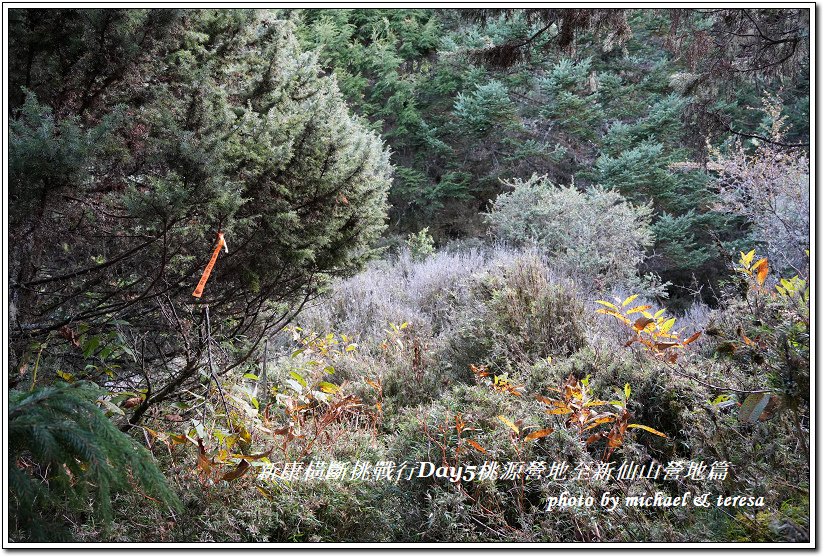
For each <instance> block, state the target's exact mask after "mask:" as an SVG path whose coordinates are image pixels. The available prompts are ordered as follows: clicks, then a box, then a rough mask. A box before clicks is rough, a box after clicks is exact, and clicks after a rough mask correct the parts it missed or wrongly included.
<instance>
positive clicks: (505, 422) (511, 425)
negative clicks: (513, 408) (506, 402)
mask: <svg viewBox="0 0 824 557" xmlns="http://www.w3.org/2000/svg"><path fill="white" fill-rule="evenodd" d="M498 419H499V420H501V421H502V422H503V423H504V424H506V426H507V427H508V428H509V429H511V430H512V431H514V432H515V433H520V432H521V430H520V429H518V426H516V425H515V424H514V423H513V422H512V420H509V419H508V418H506V417H504V416H498Z"/></svg>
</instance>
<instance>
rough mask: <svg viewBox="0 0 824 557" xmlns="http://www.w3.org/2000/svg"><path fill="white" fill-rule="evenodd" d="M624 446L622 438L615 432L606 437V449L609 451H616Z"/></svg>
mask: <svg viewBox="0 0 824 557" xmlns="http://www.w3.org/2000/svg"><path fill="white" fill-rule="evenodd" d="M623 444H624V436H623V435H621V434H620V433H617V432H615V431H611V432H610V434H609V435H608V436H607V447H609V448H610V449H617V448H618V447H620V446H621V445H623Z"/></svg>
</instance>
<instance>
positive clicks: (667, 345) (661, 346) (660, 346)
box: [655, 342, 681, 350]
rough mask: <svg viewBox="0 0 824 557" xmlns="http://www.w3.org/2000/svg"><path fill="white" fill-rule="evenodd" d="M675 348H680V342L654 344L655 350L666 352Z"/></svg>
mask: <svg viewBox="0 0 824 557" xmlns="http://www.w3.org/2000/svg"><path fill="white" fill-rule="evenodd" d="M676 346H681V343H680V342H656V343H655V348H657V349H658V350H666V349H668V348H675V347H676Z"/></svg>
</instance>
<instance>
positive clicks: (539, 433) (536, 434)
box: [524, 427, 555, 441]
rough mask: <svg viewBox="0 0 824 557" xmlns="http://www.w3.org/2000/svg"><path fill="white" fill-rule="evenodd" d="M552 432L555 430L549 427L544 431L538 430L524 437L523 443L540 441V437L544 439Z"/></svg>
mask: <svg viewBox="0 0 824 557" xmlns="http://www.w3.org/2000/svg"><path fill="white" fill-rule="evenodd" d="M553 431H555V430H554V429H552V428H551V427H548V428H546V429H539V430H538V431H533V432H532V433H530V434H529V435H527V436H526V437H524V441H532V440H533V439H540V438H541V437H546V436H547V435H549V434H550V433H552V432H553Z"/></svg>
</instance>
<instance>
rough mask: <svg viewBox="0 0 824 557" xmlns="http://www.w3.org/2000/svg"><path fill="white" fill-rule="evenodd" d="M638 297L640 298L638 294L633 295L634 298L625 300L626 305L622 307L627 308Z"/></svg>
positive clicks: (630, 297)
mask: <svg viewBox="0 0 824 557" xmlns="http://www.w3.org/2000/svg"><path fill="white" fill-rule="evenodd" d="M637 297H638V294H633V295H632V296H629V297H628V298H627V299H626V300H624V303H623V304H621V307H627V306H628V305H630V304H631V303H632V301H633V300H634V299H635V298H637Z"/></svg>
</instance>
